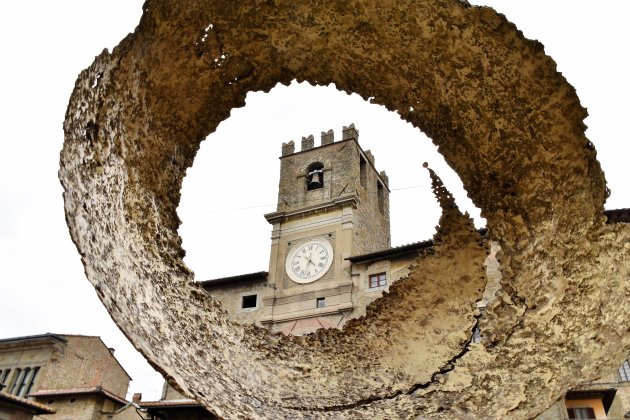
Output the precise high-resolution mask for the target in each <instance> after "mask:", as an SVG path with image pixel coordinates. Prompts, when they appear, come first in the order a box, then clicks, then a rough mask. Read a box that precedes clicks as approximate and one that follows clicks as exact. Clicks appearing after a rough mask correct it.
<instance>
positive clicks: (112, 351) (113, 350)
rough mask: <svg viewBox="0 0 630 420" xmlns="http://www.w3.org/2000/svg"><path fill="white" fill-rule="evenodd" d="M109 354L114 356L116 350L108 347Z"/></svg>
mask: <svg viewBox="0 0 630 420" xmlns="http://www.w3.org/2000/svg"><path fill="white" fill-rule="evenodd" d="M108 350H109V352H110V353H111V354H112V356H113V355H114V353H115V352H116V349H115V348H113V347H108Z"/></svg>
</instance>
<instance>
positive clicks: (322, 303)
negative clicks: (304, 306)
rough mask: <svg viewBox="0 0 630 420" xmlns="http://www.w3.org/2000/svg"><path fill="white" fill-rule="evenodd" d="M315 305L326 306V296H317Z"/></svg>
mask: <svg viewBox="0 0 630 420" xmlns="http://www.w3.org/2000/svg"><path fill="white" fill-rule="evenodd" d="M317 307H318V308H325V307H326V298H323V297H322V298H317Z"/></svg>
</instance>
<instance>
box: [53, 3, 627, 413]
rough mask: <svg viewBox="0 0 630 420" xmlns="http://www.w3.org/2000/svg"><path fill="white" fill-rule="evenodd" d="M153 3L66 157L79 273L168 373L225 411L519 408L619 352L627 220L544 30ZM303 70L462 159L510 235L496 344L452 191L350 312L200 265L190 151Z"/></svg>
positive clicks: (69, 128) (440, 7) (503, 237)
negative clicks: (256, 289) (282, 322)
mask: <svg viewBox="0 0 630 420" xmlns="http://www.w3.org/2000/svg"><path fill="white" fill-rule="evenodd" d="M144 8H145V10H144V14H143V17H142V19H141V21H140V24H139V26H138V28H137V29H136V31H135V32H134V33H133V34H132V35H130V36H129V37H127V38H126V39H124V40H123V41H122V42H121V43H120V45H119V46H118V47H117V48H116V49H114V51H113V52H112V53H108V52H106V51H105V52H103V53H102V54H101V55H99V56H98V57H97V58H96V59H95V61H94V63H93V64H92V65H91V66H90V67H89V68H88V69H86V70H84V71H83V72H82V73H81V74H80V76H79V78H78V80H77V82H76V86H75V90H74V92H73V94H72V97H71V99H70V104H69V107H68V111H67V114H66V121H65V124H64V130H65V137H66V138H65V144H64V148H63V151H62V154H61V169H60V172H59V176H60V179H61V181H62V184H63V186H64V189H65V192H64V198H65V209H66V217H67V220H68V226H69V228H70V233H71V236H72V239H73V241H74V242H75V244H76V246H77V248H78V250H79V252H80V254H81V257H82V260H83V264H84V266H85V271H86V274H87V277H88V278H89V280H90V281H91V282H92V284H93V285H94V287H95V288H96V290H97V292H98V294H99V296H100V298H101V300H102V301H103V303H104V305H105V306H106V307H107V309H108V310H109V312H110V313H111V315H112V317H113V319H114V320H115V321H116V323H117V324H118V325H119V326H120V328H121V329H122V330H123V331H124V332H125V334H126V335H127V337H128V338H129V339H130V340H131V342H132V343H134V345H135V346H136V347H137V348H138V349H139V350H140V351H141V352H142V353H143V354H144V355H145V357H146V358H147V359H148V360H149V361H150V363H152V364H153V365H154V366H155V367H156V368H158V369H159V370H160V371H161V372H163V373H164V374H165V375H166V376H167V377H168V378H169V379H170V381H171V382H172V383H173V384H176V385H177V386H178V387H179V388H181V389H182V390H183V391H184V392H186V393H187V394H190V395H193V396H194V397H195V398H197V399H198V400H199V401H200V402H202V403H203V404H204V405H206V406H207V407H208V408H210V409H211V410H212V411H214V412H216V413H217V414H219V415H221V416H224V417H229V418H232V417H234V418H236V417H241V418H302V417H304V418H312V417H322V418H339V417H347V418H366V417H368V416H371V417H375V418H399V417H413V416H417V415H421V416H423V417H426V418H453V417H458V416H464V415H469V416H473V417H475V416H484V417H488V416H490V417H507V416H509V417H510V418H527V417H532V416H534V415H535V414H537V413H539V412H541V411H542V410H544V409H545V408H546V407H547V406H549V405H550V404H551V403H552V402H553V401H554V400H555V399H557V398H559V397H560V396H561V395H562V394H563V393H564V392H565V391H566V390H567V389H568V388H569V387H571V386H574V385H575V384H577V383H579V382H582V381H585V380H590V379H594V378H596V377H598V376H602V375H604V374H606V373H608V371H611V370H612V369H614V368H616V367H617V366H618V365H619V364H620V363H621V361H622V359H623V357H624V356H625V354H623V353H624V352H623V350H622V349H627V348H629V347H630V334H629V331H628V328H629V325H630V323H629V322H628V319H629V312H630V305H628V297H629V296H630V281H629V272H630V259H629V258H627V255H628V253H629V252H630V228H629V227H628V224H623V223H617V224H608V225H607V224H606V223H605V220H606V218H605V217H604V215H603V203H604V200H605V197H606V193H607V191H606V184H605V180H604V177H603V174H602V171H601V169H600V167H599V164H598V162H597V161H596V158H595V155H596V153H595V149H594V147H593V145H592V144H591V143H590V142H589V141H588V139H587V138H586V137H585V136H584V128H585V127H584V124H583V119H584V118H585V116H586V111H585V110H584V109H583V108H582V107H581V106H580V104H579V101H578V98H577V96H576V94H575V91H574V89H573V88H572V87H571V86H570V85H569V84H568V83H567V82H566V80H565V79H564V78H563V77H562V76H561V75H560V74H559V73H557V71H556V68H555V64H554V62H553V60H551V59H550V58H549V57H547V56H546V55H545V54H544V51H543V47H542V45H540V44H539V43H537V42H533V41H529V40H526V39H524V38H523V36H522V34H521V33H520V32H519V31H518V30H517V29H516V28H515V27H514V25H512V24H511V23H509V22H507V21H506V19H505V18H504V17H503V16H501V15H499V14H497V13H496V12H494V11H493V10H491V9H488V8H478V7H471V6H469V5H467V4H465V3H463V2H459V1H455V0H442V1H428V0H414V1H397V2H388V1H383V0H364V1H317V2H315V1H313V2H309V3H298V2H294V1H288V0H286V1H281V0H271V1H266V2H262V1H255V2H239V1H233V0H230V1H225V0H217V1H213V2H206V1H200V0H188V1H185V2H175V1H167V0H148V1H147V2H146V3H145V6H144ZM294 79H295V80H298V81H308V82H310V83H312V84H318V85H327V84H329V83H335V85H336V86H337V87H338V88H339V89H341V90H343V91H346V92H356V93H358V94H360V95H361V96H362V97H364V98H366V99H368V98H372V99H371V101H372V102H374V103H379V104H383V105H385V106H386V107H387V108H388V109H390V110H396V111H398V112H399V113H400V115H401V116H402V117H403V118H404V119H405V120H407V121H409V122H411V123H412V124H414V125H415V126H416V127H418V128H419V129H422V130H423V131H424V132H425V133H427V134H428V135H429V136H430V137H431V138H432V139H433V141H434V142H435V143H436V144H437V145H438V146H439V150H440V152H441V153H442V154H443V155H444V156H445V158H446V160H447V162H448V163H449V164H450V165H451V166H452V167H453V168H454V169H455V170H456V171H457V173H458V174H459V176H460V177H461V179H462V181H463V183H464V186H465V187H466V189H467V191H468V192H469V195H470V197H471V198H472V200H473V201H474V202H475V204H476V205H477V206H479V207H480V208H481V209H482V212H483V213H482V214H483V216H484V217H485V218H486V219H487V221H488V228H489V235H490V237H491V238H492V239H493V240H496V241H498V242H499V243H500V245H501V249H502V251H501V252H500V255H499V258H500V261H501V268H502V280H501V290H500V291H499V292H498V293H499V298H498V299H496V300H495V301H494V304H493V306H492V307H491V308H490V309H489V310H488V311H487V312H486V314H485V315H484V317H483V318H482V319H481V320H480V323H481V326H482V329H483V331H484V334H485V336H486V337H487V339H486V341H485V343H484V344H475V345H470V346H467V345H468V343H469V338H470V335H471V329H472V326H473V325H474V323H475V318H474V316H475V315H476V309H475V305H474V302H475V300H477V299H479V298H480V297H481V289H482V287H481V286H479V285H480V284H482V282H481V280H483V279H482V278H481V276H482V275H483V268H482V263H483V260H484V257H485V252H486V251H487V250H486V249H484V248H482V247H480V246H479V244H478V240H479V239H478V238H477V237H476V233H475V232H472V228H471V226H470V224H469V221H468V220H467V219H466V218H464V217H463V216H461V215H459V213H458V211H457V210H456V209H455V208H454V207H453V206H452V203H450V202H449V200H448V195H447V194H446V193H445V192H443V191H442V192H441V193H440V197H441V198H442V204H443V206H444V208H445V213H444V215H443V218H442V226H441V229H440V232H439V233H438V236H439V237H438V238H437V239H438V243H439V245H438V246H437V247H436V249H435V253H434V254H430V255H426V256H424V257H423V258H422V259H421V260H419V261H418V266H417V267H416V268H415V269H413V270H412V272H411V274H410V277H409V278H408V279H407V280H404V281H401V282H399V283H397V284H398V285H397V286H396V287H392V289H391V293H390V294H389V295H388V296H386V297H385V298H383V299H382V300H379V301H377V302H375V304H373V305H372V306H371V307H370V308H368V311H367V315H366V317H365V318H363V319H361V320H358V321H353V322H351V323H349V324H348V325H347V326H346V328H344V330H343V331H342V332H340V331H335V330H333V331H330V330H329V331H320V332H318V333H316V334H314V335H311V336H307V337H285V336H282V335H278V334H272V333H269V332H268V331H266V330H262V329H258V328H256V327H253V326H243V325H238V324H234V323H231V322H229V321H228V320H227V317H226V315H225V312H224V311H223V310H222V309H221V307H220V305H219V304H218V302H217V301H216V300H215V299H213V298H210V297H208V296H206V294H205V293H204V292H203V291H202V290H201V289H200V288H198V287H196V286H194V285H192V284H191V282H190V281H191V279H192V274H191V273H190V271H189V270H188V269H187V268H186V267H185V265H184V263H183V262H182V256H183V250H182V249H181V246H180V244H181V240H180V238H179V237H178V236H177V227H178V225H179V220H178V218H177V215H176V211H175V209H176V207H177V204H178V202H179V189H180V186H181V182H182V179H183V177H184V175H185V171H186V168H187V167H189V166H190V165H191V164H192V162H193V158H194V155H195V153H196V151H197V149H198V147H199V143H200V142H201V140H202V139H204V138H205V137H206V136H207V135H208V134H209V133H212V132H213V131H214V130H215V129H216V127H217V125H218V124H219V123H220V122H221V121H223V120H224V119H226V118H228V116H229V114H230V110H231V109H232V108H234V107H240V106H243V105H244V98H245V95H246V93H247V92H249V91H254V90H262V91H268V90H269V89H271V88H272V87H273V86H274V85H275V84H277V83H285V84H286V83H289V82H290V81H291V80H294ZM210 141H211V140H210ZM436 182H437V181H436ZM436 185H437V186H438V187H439V185H438V184H436ZM438 189H439V188H438ZM391 349H394V350H395V351H390V350H391ZM425 349H426V350H427V351H425Z"/></svg>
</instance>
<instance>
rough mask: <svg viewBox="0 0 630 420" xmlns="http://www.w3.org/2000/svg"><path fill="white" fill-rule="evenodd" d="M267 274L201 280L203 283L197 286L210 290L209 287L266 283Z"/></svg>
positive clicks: (258, 273) (259, 273)
mask: <svg viewBox="0 0 630 420" xmlns="http://www.w3.org/2000/svg"><path fill="white" fill-rule="evenodd" d="M268 274H269V273H268V272H266V271H258V272H256V273H249V274H241V275H238V276H230V277H221V278H218V279H211V280H203V281H200V282H197V284H199V285H201V286H202V287H204V288H211V287H219V286H225V285H230V286H233V285H235V284H238V283H256V282H263V281H267V275H268Z"/></svg>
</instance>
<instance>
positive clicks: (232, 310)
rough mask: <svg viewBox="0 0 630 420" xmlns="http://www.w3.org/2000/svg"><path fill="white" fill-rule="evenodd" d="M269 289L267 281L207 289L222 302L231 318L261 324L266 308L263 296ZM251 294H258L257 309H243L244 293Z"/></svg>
mask: <svg viewBox="0 0 630 420" xmlns="http://www.w3.org/2000/svg"><path fill="white" fill-rule="evenodd" d="M268 289H269V288H268V287H267V283H266V282H256V283H237V284H235V285H233V286H229V287H227V286H223V287H215V288H210V287H207V288H206V291H207V292H208V293H210V294H211V295H212V296H214V297H216V298H217V299H218V300H219V301H220V302H221V305H223V308H224V309H225V310H226V311H227V312H228V316H229V317H230V319H231V320H233V321H237V322H241V323H248V324H258V325H259V324H260V318H261V317H262V314H263V309H264V302H263V298H264V297H265V294H266V293H267V291H268ZM250 294H257V295H258V297H257V299H256V303H257V305H258V306H257V307H256V308H255V309H242V308H241V304H242V299H243V295H250Z"/></svg>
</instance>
